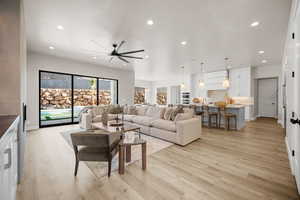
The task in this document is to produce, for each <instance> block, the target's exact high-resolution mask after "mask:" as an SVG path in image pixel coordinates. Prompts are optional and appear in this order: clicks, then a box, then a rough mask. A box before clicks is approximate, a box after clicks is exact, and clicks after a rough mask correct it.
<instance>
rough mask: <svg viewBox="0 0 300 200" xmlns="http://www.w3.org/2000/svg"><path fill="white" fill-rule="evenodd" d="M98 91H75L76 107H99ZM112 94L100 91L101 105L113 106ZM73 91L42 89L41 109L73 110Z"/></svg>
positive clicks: (107, 91)
mask: <svg viewBox="0 0 300 200" xmlns="http://www.w3.org/2000/svg"><path fill="white" fill-rule="evenodd" d="M96 93H97V92H96V90H92V89H74V106H90V105H97V97H96ZM111 100H112V98H111V92H110V91H109V90H101V91H99V104H101V105H109V104H111ZM71 105H72V102H71V90H69V89H43V88H42V89H41V109H42V110H47V109H66V108H71Z"/></svg>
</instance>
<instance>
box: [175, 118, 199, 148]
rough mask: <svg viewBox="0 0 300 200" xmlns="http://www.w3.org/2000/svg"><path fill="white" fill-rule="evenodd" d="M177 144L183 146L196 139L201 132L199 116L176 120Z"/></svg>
mask: <svg viewBox="0 0 300 200" xmlns="http://www.w3.org/2000/svg"><path fill="white" fill-rule="evenodd" d="M176 134H177V144H179V145H182V146H185V145H187V144H188V143H190V142H192V141H194V140H197V139H199V138H200V137H201V134H202V124H201V118H200V119H199V118H192V119H187V120H182V121H177V122H176Z"/></svg>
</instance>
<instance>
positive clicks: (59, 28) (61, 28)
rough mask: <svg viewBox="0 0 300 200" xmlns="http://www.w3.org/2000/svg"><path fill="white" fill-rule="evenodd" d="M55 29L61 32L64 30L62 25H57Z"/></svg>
mask: <svg viewBox="0 0 300 200" xmlns="http://www.w3.org/2000/svg"><path fill="white" fill-rule="evenodd" d="M56 29H57V30H61V31H62V30H64V29H65V28H64V27H63V26H62V25H58V26H57V27H56Z"/></svg>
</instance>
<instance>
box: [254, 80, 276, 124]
mask: <svg viewBox="0 0 300 200" xmlns="http://www.w3.org/2000/svg"><path fill="white" fill-rule="evenodd" d="M258 115H259V116H260V117H273V118H277V79H276V78H268V79H259V80H258Z"/></svg>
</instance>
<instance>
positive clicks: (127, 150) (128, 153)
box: [126, 145, 131, 162]
mask: <svg viewBox="0 0 300 200" xmlns="http://www.w3.org/2000/svg"><path fill="white" fill-rule="evenodd" d="M130 161H131V145H127V146H126V162H130Z"/></svg>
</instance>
